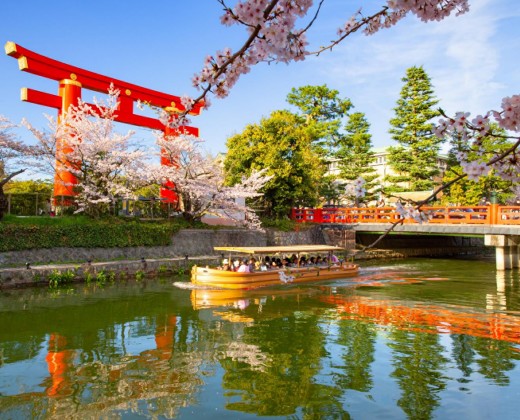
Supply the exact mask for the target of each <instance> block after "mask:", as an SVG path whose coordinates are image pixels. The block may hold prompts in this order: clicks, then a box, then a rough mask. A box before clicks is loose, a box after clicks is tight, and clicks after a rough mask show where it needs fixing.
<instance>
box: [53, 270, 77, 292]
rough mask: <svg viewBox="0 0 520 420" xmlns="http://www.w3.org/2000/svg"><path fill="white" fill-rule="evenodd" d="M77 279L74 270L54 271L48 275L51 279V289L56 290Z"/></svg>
mask: <svg viewBox="0 0 520 420" xmlns="http://www.w3.org/2000/svg"><path fill="white" fill-rule="evenodd" d="M75 277H76V273H74V271H72V270H65V271H59V270H52V272H51V273H50V274H49V275H48V279H49V287H50V288H56V287H58V286H60V285H63V284H65V283H70V282H72V281H73V280H74V278H75Z"/></svg>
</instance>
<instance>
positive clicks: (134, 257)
mask: <svg viewBox="0 0 520 420" xmlns="http://www.w3.org/2000/svg"><path fill="white" fill-rule="evenodd" d="M305 244H324V245H335V246H340V247H342V248H344V249H345V252H344V253H343V255H338V256H339V257H340V258H343V259H345V260H353V261H363V260H370V259H381V258H383V259H391V258H406V257H446V256H450V257H456V256H460V255H465V256H468V255H478V254H480V253H481V252H482V251H486V250H485V249H484V248H481V247H479V246H477V245H478V244H470V245H471V246H461V245H463V244H458V243H454V244H447V243H441V244H437V245H439V246H432V245H434V244H433V243H432V242H431V241H429V246H423V247H421V246H417V245H418V244H417V243H410V244H406V245H405V244H404V243H402V241H400V242H398V243H395V244H393V246H391V247H390V249H388V248H387V249H374V250H370V251H363V252H361V251H359V250H357V249H356V234H355V232H354V231H353V230H351V229H346V228H345V227H341V228H324V227H319V226H312V227H309V228H307V229H305V230H299V231H296V232H295V231H293V232H281V231H276V230H266V231H262V232H258V231H255V232H253V231H248V230H243V229H218V230H204V229H183V230H181V231H179V232H177V233H175V234H174V235H173V236H172V237H171V241H170V245H167V246H149V247H145V246H140V247H123V248H117V247H112V248H80V247H71V248H63V247H61V248H47V249H32V250H24V251H10V252H2V253H0V288H2V289H6V288H14V287H24V286H32V285H45V284H52V285H59V284H62V283H67V282H80V281H92V280H94V281H99V282H104V281H107V280H116V279H130V278H137V279H140V278H144V277H152V276H157V275H160V274H165V275H167V274H179V273H188V272H189V271H190V269H191V267H192V266H193V265H215V264H217V263H218V262H219V260H220V259H221V258H223V256H222V255H221V254H220V253H216V252H215V251H214V249H213V248H214V247H215V246H230V247H232V246H277V245H285V246H291V245H305ZM395 245H397V246H395ZM403 245H404V246H403ZM487 251H489V249H488V250H487Z"/></svg>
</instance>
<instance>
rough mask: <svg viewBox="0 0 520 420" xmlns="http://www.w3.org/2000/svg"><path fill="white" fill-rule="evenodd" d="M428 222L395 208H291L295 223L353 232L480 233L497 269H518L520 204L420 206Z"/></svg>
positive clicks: (471, 234)
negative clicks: (491, 250) (407, 216)
mask: <svg viewBox="0 0 520 420" xmlns="http://www.w3.org/2000/svg"><path fill="white" fill-rule="evenodd" d="M421 210H422V212H423V213H424V215H425V216H426V217H427V221H425V222H423V223H419V222H417V221H416V220H414V219H404V218H403V216H402V215H401V214H399V213H398V212H397V210H396V208H395V207H347V208H339V207H334V208H294V209H292V211H291V219H292V220H294V221H296V222H298V223H326V224H337V225H349V226H350V227H351V228H352V229H353V230H354V231H356V232H372V233H384V232H385V231H386V230H388V229H389V228H390V227H391V226H392V224H396V226H395V227H394V229H393V232H395V233H417V234H430V235H456V236H480V237H483V238H484V243H485V245H487V246H494V247H495V254H496V266H497V269H498V270H507V269H511V268H520V206H502V205H498V204H491V205H488V206H449V207H443V206H423V207H421Z"/></svg>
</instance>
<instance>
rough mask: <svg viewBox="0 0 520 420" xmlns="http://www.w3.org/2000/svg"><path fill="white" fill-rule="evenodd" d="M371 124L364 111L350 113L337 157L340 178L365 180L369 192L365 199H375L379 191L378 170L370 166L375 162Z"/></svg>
mask: <svg viewBox="0 0 520 420" xmlns="http://www.w3.org/2000/svg"><path fill="white" fill-rule="evenodd" d="M369 129H370V124H369V122H368V121H367V120H366V118H365V114H363V113H362V112H354V113H352V114H350V115H349V117H348V121H347V123H346V125H345V134H344V136H343V137H342V139H341V141H340V142H339V149H338V152H337V153H336V157H337V158H338V159H340V161H339V165H338V166H339V169H340V178H341V179H344V180H347V181H353V180H355V179H357V178H359V177H362V178H363V179H364V180H365V189H366V190H367V194H366V196H365V197H364V200H363V201H367V202H368V201H371V200H374V198H375V195H376V194H377V193H378V192H379V188H378V185H377V183H376V179H377V177H378V176H377V173H376V170H375V169H374V168H373V167H371V166H370V164H371V163H373V162H374V160H375V158H374V152H372V150H371V149H372V136H371V134H370V133H369Z"/></svg>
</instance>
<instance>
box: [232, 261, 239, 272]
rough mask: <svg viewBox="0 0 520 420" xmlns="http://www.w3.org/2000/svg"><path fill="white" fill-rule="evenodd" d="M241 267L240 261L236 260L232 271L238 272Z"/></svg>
mask: <svg viewBox="0 0 520 420" xmlns="http://www.w3.org/2000/svg"><path fill="white" fill-rule="evenodd" d="M239 267H240V261H239V260H235V261H234V262H233V267H232V271H238V268H239Z"/></svg>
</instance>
